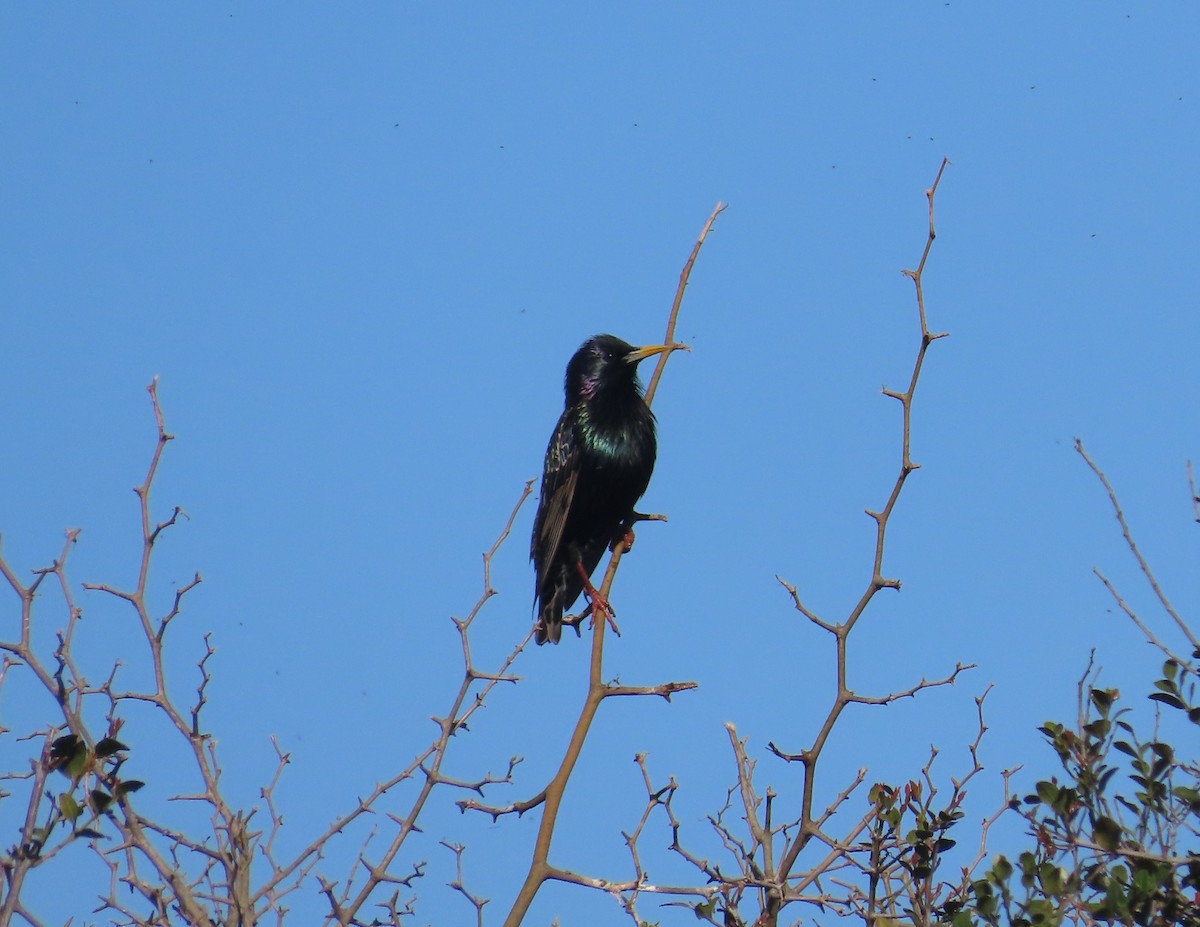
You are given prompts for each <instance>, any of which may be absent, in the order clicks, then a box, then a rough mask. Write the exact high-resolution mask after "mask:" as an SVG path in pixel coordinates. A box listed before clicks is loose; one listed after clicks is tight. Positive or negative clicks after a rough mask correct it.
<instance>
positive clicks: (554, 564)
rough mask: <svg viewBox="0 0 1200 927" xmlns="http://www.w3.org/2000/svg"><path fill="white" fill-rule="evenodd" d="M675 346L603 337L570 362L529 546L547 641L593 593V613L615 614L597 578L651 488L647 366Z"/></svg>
mask: <svg viewBox="0 0 1200 927" xmlns="http://www.w3.org/2000/svg"><path fill="white" fill-rule="evenodd" d="M670 347H671V346H670V345H665V344H652V345H647V346H645V347H635V346H633V345H631V344H629V343H628V342H626V341H622V340H621V339H620V338H618V337H616V336H615V335H596V336H595V337H594V338H589V339H588V340H587V341H585V342H584V343H583V344H582V345H581V346H580V348H579V350H578V351H576V352H575V354H574V355H573V356H572V357H571V360H570V362H568V364H567V373H566V377H565V382H564V387H565V391H566V404H565V408H564V409H563V413H562V415H561V416H560V417H559V419H558V424H557V425H556V426H555V428H554V433H553V434H552V435H551V436H550V443H549V445H548V446H547V447H546V460H545V464H544V466H543V469H542V491H541V497H540V499H539V501H538V510H537V516H536V518H535V519H534V523H533V537H532V539H531V541H530V545H529V559H530V560H531V561H532V562H533V571H534V577H535V598H534V608H535V610H536V612H537V620H536V622H535V625H534V629H535V632H536V640H537V643H538V644H539V645H541V644H544V643H546V641H549V642H550V643H552V644H557V643H558V642H559V639H560V638H561V637H562V625H563V612H564V611H565V610H566V609H568V608H570V607H571V605H572V604H574V602H575V600H576V599H578V598H579V596H580V594H581V593H583V592H585V591H586V592H587V594H588V597H589V599H591V601H592V607H593V611H595V610H596V609H597V608H599V609H601V610H607V611H609V612H610V613H611V609H608V608H607V603H606V602H604V600H603V599H600V598H599V595H598V593H597V592H596V589H595V587H594V586H592V584H591V579H590V577H591V574H592V571H593V570H595V569H596V566H597V564H599V562H600V558H601V557H602V556H603V555H604V549H605V548H606V547H608V546H609V544H610V543H614V542H615V541H616V540H617V533H618V530H619V529H620V526H621V524H622V522H624V521H625V520H626V519H628V518H630V517H632V515H633V507H634V505H635V504H637V501H638V500H639V499H640V498H641V497H642V494H643V493H645V491H646V487H647V486H649V485H650V475H651V474H652V473H653V472H654V460H655V457H656V456H657V452H658V439H657V437H656V435H655V426H654V413H653V412H651V411H650V407H649V406H647V405H646V401H645V399H643V398H642V384H641V382H640V381H639V380H638V377H637V365H638V363H639V361H642V360H644V359H645V358H647V357H651V356H653V355H655V354H661V353H662V352H663V351H666V350H668V349H669V348H670Z"/></svg>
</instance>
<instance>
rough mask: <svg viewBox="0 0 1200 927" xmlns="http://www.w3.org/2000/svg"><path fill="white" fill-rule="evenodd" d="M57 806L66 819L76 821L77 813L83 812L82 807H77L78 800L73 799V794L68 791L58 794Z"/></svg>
mask: <svg viewBox="0 0 1200 927" xmlns="http://www.w3.org/2000/svg"><path fill="white" fill-rule="evenodd" d="M58 807H59V810H60V811H62V815H63V817H64V818H66V819H67V820H68V821H76V820H78V819H79V815H81V814H82V813H83V809H82V808H81V807H79V802H77V801H76V800H75V796H74V795H71V794H70V793H68V792H63V793H62V794H61V795H59V796H58Z"/></svg>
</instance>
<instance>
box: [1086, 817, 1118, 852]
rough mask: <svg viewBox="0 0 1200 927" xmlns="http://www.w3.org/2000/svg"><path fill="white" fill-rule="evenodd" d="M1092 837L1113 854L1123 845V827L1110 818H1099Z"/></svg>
mask: <svg viewBox="0 0 1200 927" xmlns="http://www.w3.org/2000/svg"><path fill="white" fill-rule="evenodd" d="M1092 836H1093V839H1094V840H1095V841H1096V844H1097V845H1098V846H1100V847H1101V848H1102V849H1105V850H1108V851H1109V852H1110V853H1111V852H1113V851H1115V850H1116V849H1117V847H1119V846H1120V845H1121V836H1122V832H1121V825H1120V824H1118V823H1117V822H1116V821H1114V820H1113V819H1112V818H1109V817H1100V818H1097V819H1096V826H1095V829H1094V830H1093V832H1092Z"/></svg>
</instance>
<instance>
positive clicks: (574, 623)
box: [562, 605, 592, 637]
mask: <svg viewBox="0 0 1200 927" xmlns="http://www.w3.org/2000/svg"><path fill="white" fill-rule="evenodd" d="M591 613H592V607H591V606H590V605H589V606H588V607H587V608H585V609H584V610H583V611H581V612H580V613H579V614H578V615H563V620H562V624H563V627H564V628H572V629H574V631H575V636H576V637H582V636H583V632H582V631H580V630H579V626H580V625H581V624H583V619H584V618H586V617H587V616H588V615H590V614H591Z"/></svg>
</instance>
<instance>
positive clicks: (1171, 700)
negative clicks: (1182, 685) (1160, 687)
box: [1150, 692, 1187, 709]
mask: <svg viewBox="0 0 1200 927" xmlns="http://www.w3.org/2000/svg"><path fill="white" fill-rule="evenodd" d="M1150 698H1152V699H1153V700H1154V701H1156V702H1162V703H1163V704H1164V705H1170V706H1171V707H1172V708H1180V709H1182V708H1186V707H1187V706H1186V705H1184V704H1183V702H1181V701H1180V700H1179V697H1178V696H1176V695H1172V694H1171V693H1169V692H1151V693H1150Z"/></svg>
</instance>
